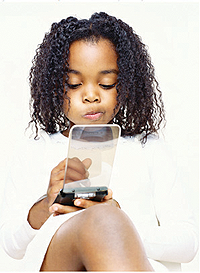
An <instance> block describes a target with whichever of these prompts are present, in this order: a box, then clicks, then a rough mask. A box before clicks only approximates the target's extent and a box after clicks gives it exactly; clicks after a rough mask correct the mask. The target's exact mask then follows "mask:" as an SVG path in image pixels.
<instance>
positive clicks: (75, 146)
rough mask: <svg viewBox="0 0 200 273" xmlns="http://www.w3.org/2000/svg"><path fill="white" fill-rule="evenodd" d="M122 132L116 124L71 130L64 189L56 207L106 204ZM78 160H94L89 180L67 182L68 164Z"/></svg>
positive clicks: (80, 126)
mask: <svg viewBox="0 0 200 273" xmlns="http://www.w3.org/2000/svg"><path fill="white" fill-rule="evenodd" d="M120 132H121V130H120V127H119V126H118V125H116V124H106V125H99V124H98V125H74V126H73V127H72V128H71V129H70V132H69V145H68V154H67V161H66V167H65V176H64V183H63V188H62V189H61V190H60V192H59V194H58V196H57V197H56V199H55V201H54V203H59V204H62V205H68V206H73V205H74V200H75V199H77V198H82V199H90V200H93V201H102V200H103V198H104V197H105V196H106V195H107V194H108V186H109V183H110V178H111V174H112V168H113V162H114V158H115V152H116V148H117V144H118V139H119V136H120ZM74 157H77V158H78V159H79V160H80V161H82V160H84V159H86V158H89V159H90V160H91V162H92V163H91V166H90V167H89V168H88V172H89V177H88V178H87V179H84V180H76V181H68V180H67V174H68V172H69V169H68V160H69V159H71V158H74Z"/></svg>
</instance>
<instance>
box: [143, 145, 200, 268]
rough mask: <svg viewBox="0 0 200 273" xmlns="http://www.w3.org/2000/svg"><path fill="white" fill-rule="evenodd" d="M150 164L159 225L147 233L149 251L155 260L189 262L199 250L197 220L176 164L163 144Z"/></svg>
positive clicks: (156, 150) (146, 241) (146, 246)
mask: <svg viewBox="0 0 200 273" xmlns="http://www.w3.org/2000/svg"><path fill="white" fill-rule="evenodd" d="M152 163H153V164H152ZM151 164H152V167H151V170H150V172H151V180H152V182H153V185H154V188H153V191H152V194H153V199H154V207H155V213H156V216H157V218H158V226H151V227H150V228H149V229H146V230H145V232H144V235H145V236H144V244H145V248H146V250H147V254H148V256H149V257H150V258H152V259H155V260H161V261H170V262H179V263H182V262H189V261H191V260H192V259H193V258H194V256H195V254H196V252H197V249H198V230H197V223H196V221H195V219H194V216H193V214H192V212H191V210H190V207H189V205H188V203H187V200H186V197H185V195H184V192H183V188H182V185H181V181H179V179H178V177H177V169H176V167H175V164H174V163H173V162H172V159H171V156H170V154H169V153H168V151H167V150H165V148H164V147H162V144H161V145H160V146H158V147H156V149H155V150H154V154H153V157H151Z"/></svg>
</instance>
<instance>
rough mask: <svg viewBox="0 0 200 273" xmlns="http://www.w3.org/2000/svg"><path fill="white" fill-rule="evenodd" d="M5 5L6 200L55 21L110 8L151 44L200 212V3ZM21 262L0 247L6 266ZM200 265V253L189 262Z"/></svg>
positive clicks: (180, 160) (189, 190)
mask: <svg viewBox="0 0 200 273" xmlns="http://www.w3.org/2000/svg"><path fill="white" fill-rule="evenodd" d="M48 2H49V3H47V1H46V3H45V2H43V3H41V2H35V3H33V2H28V3H22V2H17V1H15V2H14V1H13V2H10V1H3V2H0V128H1V135H0V137H1V142H0V181H1V182H0V200H2V199H3V189H4V184H5V177H6V172H7V163H8V161H9V157H10V155H11V154H12V151H13V148H14V145H15V143H16V142H17V141H19V140H20V136H21V135H22V134H23V132H24V129H25V128H26V127H27V123H28V121H29V106H28V104H29V85H28V80H27V79H28V74H29V69H30V67H31V60H32V59H33V56H34V55H35V49H36V48H37V45H38V44H39V43H41V42H42V39H43V36H44V33H45V32H47V31H49V29H50V26H51V24H52V23H53V22H57V21H60V20H61V19H63V18H66V17H68V16H70V15H74V16H78V18H89V16H90V15H91V14H92V13H93V12H95V11H105V12H108V13H109V14H111V15H114V16H116V17H118V18H121V19H122V20H124V21H125V22H127V23H128V24H129V25H131V26H132V27H133V29H134V30H135V31H136V33H138V34H139V35H140V36H141V37H142V40H143V42H144V43H145V44H147V45H148V47H149V52H150V55H151V57H152V62H153V64H154V66H155V70H156V76H157V79H158V81H159V83H160V88H161V90H162V91H163V99H164V103H165V107H166V117H167V127H166V129H165V130H164V131H163V133H164V135H165V138H166V140H167V141H168V142H169V144H170V145H171V147H172V150H173V152H174V154H175V155H176V157H177V165H178V168H179V174H180V179H182V183H183V186H184V188H185V191H186V194H187V197H188V200H189V202H190V204H191V208H192V209H193V211H194V213H195V215H196V217H198V198H199V185H198V181H199V172H198V167H199V165H198V164H199V162H198V156H199V112H198V111H199V80H198V76H199V26H198V25H199V4H198V2H197V1H196V2H190V1H178V2H173V1H172V2H165V1H157V2H151V1H134V2H133V1H129V2H125V1H111V2H109V1H101V2H99V3H97V2H95V1H93V2H90V3H87V2H85V1H79V2H78V1H73V3H72V2H68V1H48ZM19 268H20V262H18V261H15V260H12V259H10V258H9V257H8V256H7V255H6V254H5V253H4V252H3V250H2V249H0V271H9V270H11V271H12V270H13V271H18V270H20V269H19ZM183 270H184V271H197V270H198V257H196V258H195V259H194V261H192V262H191V263H189V264H187V265H183Z"/></svg>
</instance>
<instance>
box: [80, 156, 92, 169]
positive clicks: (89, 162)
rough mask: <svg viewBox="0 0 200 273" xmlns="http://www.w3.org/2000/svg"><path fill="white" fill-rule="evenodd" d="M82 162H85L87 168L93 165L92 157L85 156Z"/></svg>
mask: <svg viewBox="0 0 200 273" xmlns="http://www.w3.org/2000/svg"><path fill="white" fill-rule="evenodd" d="M82 163H83V164H84V166H85V168H86V169H87V170H88V169H89V167H90V166H91V165H92V159H90V158H85V159H84V160H83V161H82Z"/></svg>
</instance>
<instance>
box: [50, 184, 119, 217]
mask: <svg viewBox="0 0 200 273" xmlns="http://www.w3.org/2000/svg"><path fill="white" fill-rule="evenodd" d="M112 195H113V193H112V190H111V189H108V195H106V196H105V197H104V200H103V201H102V202H96V201H92V200H87V199H76V200H75V201H74V205H75V207H72V206H63V205H60V204H53V205H52V206H51V207H50V209H49V210H50V211H51V212H52V213H54V216H56V215H59V214H65V213H69V212H73V211H77V210H80V209H87V208H89V207H91V206H94V205H98V204H108V205H111V206H115V207H118V208H120V206H119V204H118V202H117V201H115V200H114V199H113V198H112Z"/></svg>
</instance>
